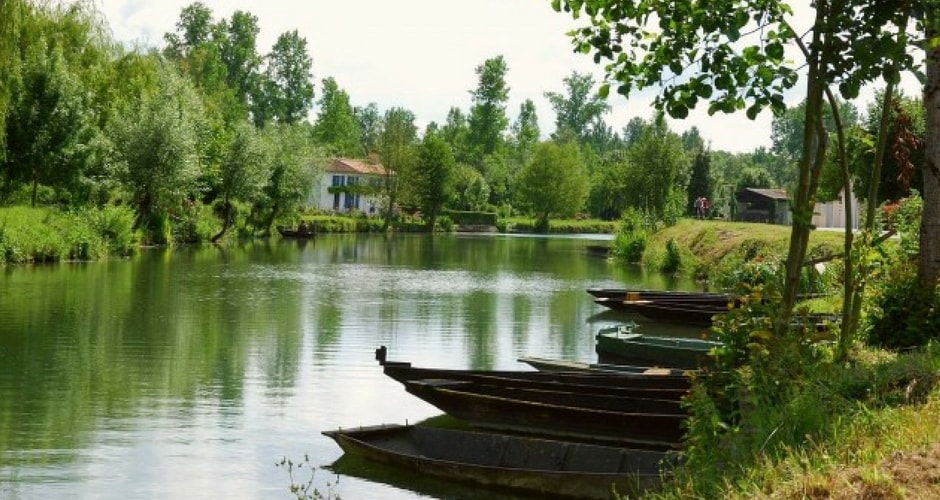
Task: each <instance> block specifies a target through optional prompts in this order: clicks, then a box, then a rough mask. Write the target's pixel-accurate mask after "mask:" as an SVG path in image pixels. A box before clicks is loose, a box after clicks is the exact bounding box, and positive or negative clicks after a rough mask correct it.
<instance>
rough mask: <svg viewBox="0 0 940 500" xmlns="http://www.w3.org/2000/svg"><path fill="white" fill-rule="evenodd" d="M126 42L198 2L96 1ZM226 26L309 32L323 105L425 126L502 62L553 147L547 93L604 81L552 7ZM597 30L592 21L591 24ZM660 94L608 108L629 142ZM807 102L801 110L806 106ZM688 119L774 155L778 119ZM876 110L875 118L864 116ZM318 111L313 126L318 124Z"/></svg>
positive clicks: (719, 145)
mask: <svg viewBox="0 0 940 500" xmlns="http://www.w3.org/2000/svg"><path fill="white" fill-rule="evenodd" d="M95 3H96V4H97V6H98V8H99V9H100V10H101V12H102V13H103V14H104V15H105V17H106V19H107V20H108V24H109V25H110V27H111V30H112V32H113V34H114V37H115V38H116V39H117V40H119V41H121V42H125V43H137V44H141V45H144V46H160V47H162V46H163V34H164V33H166V32H170V31H175V29H176V27H175V25H176V22H177V20H178V19H179V15H180V12H181V11H182V9H183V7H185V6H187V5H190V4H191V3H193V1H192V0H95ZM203 4H205V5H206V6H208V7H209V8H210V9H211V10H212V12H213V16H214V19H215V20H216V21H218V20H220V19H222V18H229V17H231V15H232V13H233V12H235V11H237V10H242V11H246V12H250V13H251V14H253V15H255V16H256V17H257V18H258V23H259V26H260V30H261V32H260V34H259V37H258V45H257V49H258V52H259V53H260V54H264V53H267V52H268V51H269V50H270V48H271V46H272V45H273V44H274V41H275V40H276V39H277V37H278V35H280V34H281V33H285V32H288V31H293V30H295V29H296V30H298V32H299V34H300V35H301V36H302V37H304V38H305V39H306V40H307V48H308V51H309V53H310V55H311V57H312V59H313V79H314V82H315V94H316V97H315V99H316V98H318V97H319V91H320V88H321V81H322V80H323V79H324V78H327V77H333V78H334V79H335V80H336V82H337V84H338V85H339V87H340V88H341V89H343V90H345V91H346V92H347V93H348V94H349V97H350V101H351V103H352V105H353V106H366V105H368V104H369V103H373V102H374V103H376V104H377V105H378V108H379V110H380V112H384V111H385V110H387V109H389V108H392V107H403V108H405V109H408V110H410V111H412V112H413V113H414V114H415V116H416V119H417V124H418V125H419V127H421V128H423V127H424V126H425V125H426V124H427V123H429V122H432V121H434V122H437V123H439V124H442V123H444V122H445V121H446V117H447V112H448V111H449V110H450V109H451V108H452V107H455V106H456V107H458V108H460V109H461V110H462V111H464V112H465V113H466V112H468V111H469V109H470V106H471V104H472V102H471V94H470V93H471V91H473V90H474V89H475V88H476V87H477V84H478V78H477V74H476V68H477V67H478V66H480V65H482V64H483V63H484V62H485V61H486V60H487V59H491V58H494V57H496V56H499V55H502V56H503V57H504V59H505V61H506V64H507V67H508V71H507V73H506V83H507V85H508V87H509V102H508V104H507V108H506V112H507V114H508V116H509V119H510V121H511V122H512V121H515V119H516V117H517V116H518V114H519V107H520V105H521V104H522V103H523V102H524V101H525V100H526V99H531V100H532V101H533V102H534V103H535V107H536V113H537V115H538V118H539V127H540V129H541V132H542V135H543V137H547V136H548V134H550V133H552V132H553V131H554V130H555V123H554V122H555V113H554V111H553V110H552V108H551V106H550V105H549V103H548V100H547V99H546V98H545V96H544V93H545V92H557V93H560V94H562V95H567V91H566V88H565V86H564V78H565V77H568V76H570V75H571V74H572V72H578V73H580V74H591V75H593V76H594V79H595V81H596V82H598V83H599V82H600V81H601V80H602V78H603V69H602V67H601V65H597V64H594V62H593V58H592V57H591V56H590V55H585V54H575V53H574V52H573V49H572V44H571V39H570V37H568V36H567V35H566V32H567V31H569V30H571V29H572V28H574V27H576V26H578V24H576V23H575V21H574V20H572V19H571V17H570V15H569V14H565V13H558V12H555V11H554V10H553V9H552V8H551V2H550V1H549V0H307V1H305V2H298V1H294V0H266V1H263V2H257V1H251V0H203ZM584 22H585V21H580V22H579V23H581V24H583V23H584ZM654 92H655V91H654V90H646V91H644V92H642V93H639V94H636V95H631V96H630V98H629V99H627V98H624V97H622V96H619V95H616V94H614V93H612V94H611V96H610V97H609V98H608V103H609V104H610V106H611V112H610V113H608V114H607V115H606V116H605V121H606V122H607V124H608V125H609V126H611V127H613V129H614V130H615V131H617V132H619V131H621V130H622V129H623V127H624V126H625V125H626V124H627V123H628V122H629V121H630V120H631V119H632V118H634V117H639V118H642V119H650V118H651V117H652V116H653V114H654V109H653V108H652V106H651V104H652V100H653V97H654ZM801 99H802V97H801V96H797V97H796V100H797V101H799V100H801ZM699 107H700V108H701V109H697V110H695V111H693V112H692V114H690V116H689V117H688V118H686V119H685V120H681V121H680V120H669V125H670V127H671V128H672V130H674V131H676V132H680V133H681V132H684V131H686V130H688V129H689V128H691V127H692V126H695V127H697V128H698V129H699V132H700V134H701V135H702V137H703V138H704V139H705V141H706V143H707V144H710V146H711V148H712V149H713V150H724V151H730V152H734V153H738V152H750V151H753V150H754V149H755V148H757V147H761V146H764V147H770V145H771V141H770V133H771V115H770V112H769V111H764V112H763V113H761V114H760V115H759V116H758V117H757V119H756V120H749V119H747V117H746V116H745V115H744V113H743V112H739V113H735V114H732V115H725V114H716V115H713V116H708V114H707V113H706V112H705V109H704V108H705V106H703V105H701V104H700V105H699ZM862 110H864V108H862ZM315 115H316V109H314V110H313V113H312V116H311V119H313V118H315Z"/></svg>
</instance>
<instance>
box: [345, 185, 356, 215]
mask: <svg viewBox="0 0 940 500" xmlns="http://www.w3.org/2000/svg"><path fill="white" fill-rule="evenodd" d="M358 184H359V178H358V177H347V178H346V185H347V186H357V185H358ZM345 208H346V210H352V209H354V208H359V194H358V193H354V192H347V193H346V205H345Z"/></svg>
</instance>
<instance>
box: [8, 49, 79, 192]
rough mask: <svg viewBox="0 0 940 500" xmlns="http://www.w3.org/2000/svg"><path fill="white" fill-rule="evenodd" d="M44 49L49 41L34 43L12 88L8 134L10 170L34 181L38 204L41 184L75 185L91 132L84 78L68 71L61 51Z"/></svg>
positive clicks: (65, 187) (13, 175)
mask: <svg viewBox="0 0 940 500" xmlns="http://www.w3.org/2000/svg"><path fill="white" fill-rule="evenodd" d="M46 50H47V49H46V46H45V44H41V45H40V46H36V47H33V50H32V51H31V54H30V55H29V59H28V60H27V61H26V64H25V66H24V68H23V70H22V71H23V75H22V79H23V81H22V84H21V85H17V86H16V87H14V89H13V92H12V96H11V97H12V98H11V107H10V110H9V116H8V120H7V122H6V134H5V136H6V144H7V158H6V162H5V163H4V170H5V171H6V175H7V177H8V179H9V180H11V181H20V182H24V183H27V184H29V185H31V186H32V189H31V196H30V200H31V203H32V205H34V206H35V205H36V202H37V193H38V188H39V186H40V185H45V186H49V187H52V188H59V189H63V190H68V189H74V188H75V187H76V185H77V184H78V182H79V179H80V177H81V175H82V174H83V171H84V160H85V157H86V155H87V147H86V145H87V144H88V143H89V139H90V138H91V136H92V134H93V132H92V126H93V117H92V116H91V115H90V110H89V108H88V106H87V104H86V102H85V101H84V99H83V96H84V95H85V94H86V93H85V91H84V89H83V86H82V84H81V82H79V81H78V79H77V78H76V76H75V75H73V74H72V73H70V72H69V70H68V68H67V67H66V62H65V59H64V58H63V55H62V52H61V50H58V49H53V50H51V51H50V52H51V53H48V54H47V52H46Z"/></svg>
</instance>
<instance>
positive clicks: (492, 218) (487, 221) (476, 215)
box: [441, 207, 511, 226]
mask: <svg viewBox="0 0 940 500" xmlns="http://www.w3.org/2000/svg"><path fill="white" fill-rule="evenodd" d="M508 211H511V207H510V208H509V210H508ZM441 215H445V216H447V217H450V218H451V220H453V221H454V223H455V224H458V225H461V226H495V225H496V221H497V219H498V218H499V217H498V216H497V214H496V213H495V212H472V211H465V210H444V211H443V212H442V213H441Z"/></svg>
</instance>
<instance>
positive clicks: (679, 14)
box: [552, 0, 913, 333]
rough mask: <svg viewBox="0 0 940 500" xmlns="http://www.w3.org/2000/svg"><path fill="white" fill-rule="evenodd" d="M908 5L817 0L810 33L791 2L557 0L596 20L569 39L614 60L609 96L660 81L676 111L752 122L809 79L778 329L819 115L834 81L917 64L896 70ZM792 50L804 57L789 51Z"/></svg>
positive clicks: (808, 192)
mask: <svg viewBox="0 0 940 500" xmlns="http://www.w3.org/2000/svg"><path fill="white" fill-rule="evenodd" d="M908 5H909V4H907V3H905V2H903V1H900V0H893V1H884V2H870V1H867V0H820V1H817V2H814V3H813V7H814V10H813V18H812V25H811V26H810V27H809V29H808V30H806V31H805V32H804V31H797V28H796V27H794V23H795V22H796V16H795V15H794V11H793V9H792V8H791V7H790V5H789V4H788V3H786V2H780V1H778V0H773V1H769V0H742V1H737V2H731V1H717V2H703V1H697V0H679V1H666V0H650V1H633V0H553V1H552V6H553V8H554V9H555V10H556V11H561V10H564V11H565V12H569V13H571V14H572V15H573V16H574V17H575V18H576V19H578V18H580V17H581V16H582V15H584V16H586V17H587V18H588V20H589V21H590V24H589V25H588V26H585V27H582V28H579V29H577V30H575V31H573V32H572V37H573V42H574V44H575V50H578V51H580V52H584V53H591V52H592V51H593V53H594V60H595V61H596V62H598V63H600V62H601V61H605V62H606V64H605V73H606V81H605V84H604V85H602V86H601V90H600V91H601V94H602V95H606V94H607V93H608V92H609V91H610V88H611V85H613V86H615V88H616V91H617V93H619V94H622V95H624V96H628V95H630V94H631V93H633V92H634V91H636V90H641V89H644V88H649V87H654V88H658V89H659V93H658V95H657V97H656V99H655V105H656V106H657V107H658V108H660V109H663V110H665V111H666V112H668V113H669V115H670V116H672V117H674V118H685V117H687V116H688V114H689V111H690V110H691V109H693V108H695V107H696V106H697V105H698V104H699V101H706V102H708V112H709V113H712V114H713V113H717V112H724V113H734V112H737V111H741V110H743V111H745V113H746V114H747V116H748V118H751V119H753V118H756V117H757V116H758V115H759V114H760V113H761V112H762V111H764V110H765V109H768V108H769V109H770V110H771V111H772V112H773V113H775V114H781V113H783V112H784V111H785V110H786V104H785V102H784V94H785V92H786V91H788V90H790V89H792V88H794V87H796V86H797V84H798V83H799V81H800V79H801V74H802V75H803V76H802V80H803V82H804V83H803V85H804V89H805V94H806V115H805V120H804V122H803V132H802V133H803V141H802V146H803V147H802V150H801V152H800V160H799V175H798V182H797V184H796V186H795V192H794V193H792V195H791V199H790V209H791V212H792V215H793V217H792V219H793V224H792V227H791V232H790V244H789V250H788V255H787V262H786V269H785V276H784V283H783V293H782V298H781V314H780V315H779V316H778V317H777V318H776V322H775V323H776V330H777V331H778V333H783V332H785V331H786V330H787V329H788V327H789V324H790V318H791V315H792V311H793V307H794V305H795V303H796V297H797V293H798V285H799V281H800V274H801V271H802V268H803V263H804V260H805V257H806V251H807V247H808V243H809V235H810V231H811V229H812V216H813V207H814V204H815V197H816V190H817V187H818V185H819V178H820V173H821V171H822V167H823V165H824V163H825V158H826V151H827V146H828V144H829V140H828V132H827V130H826V127H825V124H824V122H823V113H822V110H823V108H824V106H825V103H826V101H825V94H826V91H827V88H828V85H829V84H830V83H834V84H837V85H838V87H839V92H840V93H841V95H842V97H843V98H845V99H853V98H855V97H857V96H858V94H859V91H860V89H861V87H862V86H863V85H865V84H867V83H869V82H871V81H874V80H875V79H878V78H882V77H884V78H887V79H889V80H894V81H896V80H897V79H898V78H899V71H898V70H899V69H900V70H903V69H904V68H906V67H911V66H912V65H913V59H912V58H910V57H909V56H907V55H906V54H905V56H903V57H902V59H901V60H900V61H897V62H898V63H899V64H898V65H897V66H895V65H894V64H893V61H892V60H891V59H892V58H894V57H896V56H897V50H896V48H897V43H898V42H897V33H896V32H897V30H898V26H902V20H903V18H904V17H905V16H906V15H907V14H906V12H905V9H904V7H905V6H908ZM788 48H789V49H791V52H790V53H788ZM794 49H795V50H797V51H798V52H797V53H799V54H801V55H802V56H803V57H802V58H796V57H793V52H792V50H794Z"/></svg>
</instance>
